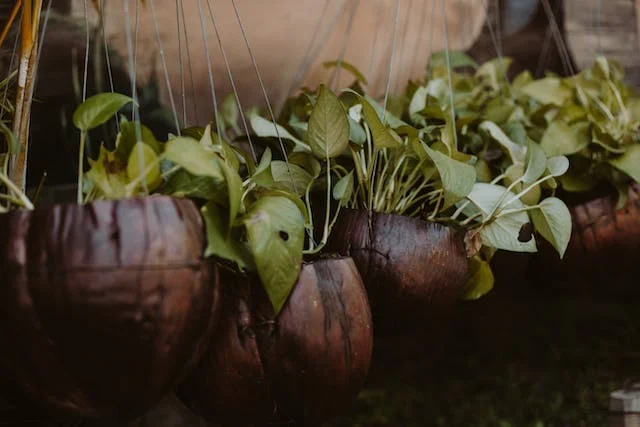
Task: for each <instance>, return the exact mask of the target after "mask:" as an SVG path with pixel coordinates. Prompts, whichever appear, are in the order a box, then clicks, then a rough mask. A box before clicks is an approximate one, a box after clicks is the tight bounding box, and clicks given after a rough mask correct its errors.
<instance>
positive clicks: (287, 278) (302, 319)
mask: <svg viewBox="0 0 640 427" xmlns="http://www.w3.org/2000/svg"><path fill="white" fill-rule="evenodd" d="M321 99H323V101H321V102H320V103H319V104H318V112H317V114H316V118H318V121H319V122H320V123H318V125H317V126H318V127H319V128H322V130H320V131H319V135H318V136H317V139H316V141H315V142H314V143H313V144H315V145H314V146H315V147H316V153H317V154H318V156H323V157H324V159H325V160H326V162H327V164H329V163H330V162H331V158H332V157H334V156H335V154H336V153H337V152H339V151H340V150H341V148H340V147H344V146H346V144H347V143H348V138H345V137H344V136H343V132H344V130H345V129H346V130H347V131H348V127H347V128H345V127H343V128H341V129H340V131H339V132H337V133H335V132H334V128H333V126H332V125H333V118H334V117H338V119H339V120H344V121H345V122H346V116H344V115H343V114H342V113H343V110H342V106H341V104H340V102H339V101H338V99H337V97H335V95H333V94H331V93H329V92H325V93H324V95H323V96H321ZM323 106H324V107H323ZM321 107H322V108H321ZM135 126H136V124H135V123H133V124H132V123H126V122H121V124H120V129H121V130H120V136H119V137H118V141H117V144H116V148H115V150H114V151H108V150H106V149H104V148H103V149H102V151H101V156H100V158H99V159H98V160H97V161H95V162H91V166H92V167H91V169H90V170H89V171H88V172H87V174H86V177H87V178H88V179H89V181H90V182H91V183H92V184H93V185H92V186H88V187H87V188H86V191H87V194H88V195H89V196H90V197H93V196H94V195H97V196H98V197H101V198H104V197H106V198H111V197H114V198H115V197H121V194H125V195H126V194H129V193H130V192H131V191H134V192H135V191H141V189H142V187H144V186H146V188H147V190H148V191H150V192H154V193H157V194H165V195H172V196H175V197H188V198H191V199H193V200H196V201H197V203H198V204H199V205H200V206H201V214H202V217H203V220H204V223H205V225H206V236H207V247H206V249H205V252H204V255H205V256H206V257H210V258H211V259H212V262H213V263H214V264H215V265H216V266H217V267H218V269H219V270H221V271H223V272H224V273H223V274H222V275H221V294H222V302H221V309H222V311H221V315H220V320H219V322H218V325H217V326H215V327H214V330H213V336H212V339H211V341H210V344H209V346H208V348H207V351H206V353H205V355H204V357H203V358H202V359H201V362H200V363H199V364H198V365H197V366H196V368H195V369H194V370H193V371H192V372H191V374H190V375H189V376H188V377H187V378H186V380H185V381H184V382H183V383H182V385H181V386H180V387H179V388H178V396H179V397H180V398H181V399H182V400H183V401H184V402H185V403H186V404H187V405H188V406H190V407H191V408H193V409H194V410H195V411H196V412H198V413H200V414H202V415H204V416H205V417H207V418H208V419H210V420H211V421H215V422H226V421H228V420H232V422H233V423H242V422H250V421H254V422H266V421H270V420H277V419H294V420H297V421H302V422H310V421H312V420H313V421H317V420H320V419H323V418H326V417H330V416H332V415H333V414H335V413H336V411H339V410H340V409H341V408H344V407H345V406H346V405H348V404H349V402H350V401H351V399H352V398H353V397H355V395H356V394H357V392H358V391H359V390H360V388H361V387H362V384H363V382H364V379H365V377H366V374H367V371H368V367H369V362H370V358H371V351H372V327H371V314H370V310H369V305H368V301H367V298H366V293H365V290H364V287H363V285H362V281H361V278H360V275H359V273H358V271H357V269H356V268H355V265H354V263H353V261H352V260H351V259H349V258H347V257H331V256H327V255H324V254H322V255H320V254H319V253H320V249H321V247H322V245H323V243H322V242H320V244H315V243H314V242H313V238H312V236H313V232H312V225H311V224H310V220H309V218H310V215H309V214H308V208H307V206H306V205H305V203H304V202H303V201H302V199H301V198H300V194H301V193H300V191H301V190H303V188H304V187H303V184H304V182H303V181H301V177H300V175H299V174H296V173H297V172H300V171H299V170H298V169H296V165H295V163H287V162H284V161H280V160H274V159H273V158H272V154H271V150H270V149H266V150H265V151H264V152H263V154H262V156H261V158H260V160H259V161H257V159H254V158H253V157H252V156H251V154H250V153H246V152H245V151H243V150H242V149H240V148H238V147H235V146H233V145H231V144H229V143H228V142H227V141H226V140H225V138H224V132H223V131H217V132H212V126H211V125H209V126H207V127H206V128H204V129H202V128H190V129H186V130H184V131H182V132H181V134H182V136H171V137H170V138H169V140H168V141H167V143H166V144H158V143H157V141H155V140H154V139H153V138H152V137H151V135H150V134H148V133H147V132H145V131H144V128H143V127H141V129H140V131H139V133H140V134H141V135H143V138H142V140H141V141H142V142H137V143H135V141H136V140H138V141H140V139H131V138H128V137H126V135H127V134H129V133H130V132H132V129H133V127H135ZM137 126H140V125H137ZM221 127H222V124H220V128H221ZM216 128H217V129H219V128H218V126H216ZM144 135H147V137H144ZM347 137H348V135H347ZM127 147H130V148H127ZM154 147H155V148H154ZM140 150H142V152H143V155H139V154H135V153H137V152H138V151H140ZM127 151H130V154H129V157H130V159H129V162H128V164H127V167H126V168H125V167H124V166H121V167H113V165H112V164H111V163H110V162H112V161H115V160H117V158H118V156H119V155H124V156H127ZM132 157H135V158H132ZM105 165H106V166H105ZM130 171H133V173H132V176H136V177H138V178H136V179H134V180H133V181H130V182H129V183H127V184H125V185H122V182H124V174H126V173H127V172H130ZM241 174H242V175H244V176H241ZM316 177H317V175H316ZM314 179H315V178H314ZM311 181H313V179H312V180H311ZM329 181H330V178H329ZM310 184H311V182H307V183H306V185H310ZM327 185H328V189H329V190H328V191H329V197H331V190H332V188H333V189H334V190H335V186H333V185H331V183H330V182H328V183H327ZM136 189H137V190H136ZM327 218H328V217H327ZM328 224H329V219H327V220H326V223H325V226H324V227H323V230H324V234H325V236H326V234H328V229H329V228H330V226H329V225H328ZM307 229H308V231H309V232H308V236H309V239H308V241H309V243H308V245H307V248H306V249H305V248H304V247H305V236H306V234H307V232H306V231H307ZM322 241H323V242H324V241H326V237H324V238H323V239H322ZM305 253H306V257H305ZM303 258H306V260H304V261H303ZM310 331H314V332H313V333H310ZM327 372H335V374H336V375H327ZM250 385H252V386H250ZM328 393H332V394H333V395H334V396H335V397H334V398H333V399H331V400H330V404H329V403H327V399H326V398H325V399H324V400H320V399H318V398H317V396H319V395H320V394H322V395H326V394H328ZM247 407H250V408H253V410H252V411H247V410H246V408H247ZM274 407H275V408H278V410H277V411H274ZM265 408H266V409H265Z"/></svg>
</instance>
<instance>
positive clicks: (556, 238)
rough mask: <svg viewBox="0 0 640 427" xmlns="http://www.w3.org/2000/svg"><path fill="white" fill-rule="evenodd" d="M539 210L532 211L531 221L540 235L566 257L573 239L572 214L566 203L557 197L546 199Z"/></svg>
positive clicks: (561, 255)
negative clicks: (570, 241)
mask: <svg viewBox="0 0 640 427" xmlns="http://www.w3.org/2000/svg"><path fill="white" fill-rule="evenodd" d="M538 207H539V209H535V210H533V211H531V219H533V224H534V225H535V228H536V230H537V231H538V233H540V234H541V235H542V237H544V238H545V239H547V240H548V241H549V243H551V244H552V245H553V247H554V248H556V250H557V251H558V253H559V254H560V258H562V257H563V256H564V253H565V251H566V250H567V246H568V245H569V240H570V238H571V212H569V208H567V205H565V204H564V202H563V201H562V200H560V199H558V198H556V197H549V198H546V199H544V200H543V201H542V202H540V204H539V205H538Z"/></svg>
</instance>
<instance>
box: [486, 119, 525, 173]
mask: <svg viewBox="0 0 640 427" xmlns="http://www.w3.org/2000/svg"><path fill="white" fill-rule="evenodd" d="M478 128H479V129H480V130H483V131H485V132H487V133H488V134H489V135H490V136H491V137H492V138H493V139H494V140H495V141H496V142H498V143H499V144H500V145H502V147H504V149H505V150H507V152H508V153H509V157H511V161H512V162H513V163H521V164H522V163H524V160H525V157H526V154H527V148H526V147H525V146H524V145H519V144H516V143H515V142H513V141H511V140H510V139H509V137H508V136H507V135H506V134H505V133H504V132H503V131H502V129H500V126H498V125H497V124H495V123H493V122H490V121H488V120H486V121H484V122H482V123H480V126H479V127H478Z"/></svg>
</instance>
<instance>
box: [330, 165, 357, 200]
mask: <svg viewBox="0 0 640 427" xmlns="http://www.w3.org/2000/svg"><path fill="white" fill-rule="evenodd" d="M332 194H333V198H334V199H335V200H338V201H340V204H341V205H344V204H345V203H346V202H348V201H349V199H350V198H351V195H352V194H353V171H350V172H349V173H348V174H346V175H345V176H343V177H342V178H340V180H339V181H338V182H337V183H336V185H334V186H333V193H332Z"/></svg>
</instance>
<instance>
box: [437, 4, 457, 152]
mask: <svg viewBox="0 0 640 427" xmlns="http://www.w3.org/2000/svg"><path fill="white" fill-rule="evenodd" d="M440 15H441V18H442V34H443V36H444V55H445V60H446V62H447V76H448V80H449V104H450V108H451V121H452V126H453V132H452V133H453V147H454V148H455V149H456V150H457V149H458V132H457V130H456V107H455V104H454V102H453V76H452V74H451V57H450V55H449V34H448V30H447V15H446V12H445V9H444V0H440Z"/></svg>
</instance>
